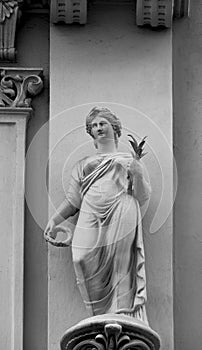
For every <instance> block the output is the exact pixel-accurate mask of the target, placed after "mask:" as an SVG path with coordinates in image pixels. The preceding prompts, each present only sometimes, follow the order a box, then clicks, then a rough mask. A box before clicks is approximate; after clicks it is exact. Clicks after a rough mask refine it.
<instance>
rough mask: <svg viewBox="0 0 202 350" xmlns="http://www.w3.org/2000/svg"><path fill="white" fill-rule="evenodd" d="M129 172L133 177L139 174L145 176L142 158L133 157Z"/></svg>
mask: <svg viewBox="0 0 202 350" xmlns="http://www.w3.org/2000/svg"><path fill="white" fill-rule="evenodd" d="M128 172H129V175H130V176H132V177H133V176H137V177H142V176H143V165H142V163H141V161H140V159H136V158H135V157H134V158H133V161H132V163H131V164H130V166H129V169H128Z"/></svg>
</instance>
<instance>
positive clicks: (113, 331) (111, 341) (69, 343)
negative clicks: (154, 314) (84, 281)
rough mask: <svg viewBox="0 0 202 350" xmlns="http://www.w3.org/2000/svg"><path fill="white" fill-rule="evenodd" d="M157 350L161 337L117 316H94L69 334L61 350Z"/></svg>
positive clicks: (140, 324)
mask: <svg viewBox="0 0 202 350" xmlns="http://www.w3.org/2000/svg"><path fill="white" fill-rule="evenodd" d="M86 349H88V350H130V349H134V350H135V349H138V350H158V349H160V338H159V336H158V334H157V333H156V332H154V331H153V330H152V329H151V328H150V327H149V326H147V325H146V324H145V323H144V322H141V321H138V320H136V319H134V318H132V317H129V316H125V315H116V314H105V315H100V316H94V317H91V318H88V319H86V320H83V321H81V322H79V323H78V324H77V325H76V326H74V327H71V328H70V329H68V330H67V331H66V333H65V334H64V336H63V338H62V340H61V350H86Z"/></svg>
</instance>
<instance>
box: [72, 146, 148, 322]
mask: <svg viewBox="0 0 202 350" xmlns="http://www.w3.org/2000/svg"><path fill="white" fill-rule="evenodd" d="M132 160H133V159H132V156H131V155H130V154H128V153H121V152H117V153H111V154H96V155H94V156H90V157H85V158H84V159H82V160H80V161H79V162H78V163H77V164H76V165H75V167H74V168H73V171H72V175H71V180H70V185H69V190H68V193H67V200H68V201H69V202H70V203H71V205H73V206H74V207H76V208H78V209H79V216H78V220H77V223H76V226H75V232H74V237H76V238H75V241H74V238H73V242H72V252H73V263H74V269H75V274H76V278H77V283H78V286H79V289H80V292H81V296H82V298H83V301H84V303H85V306H86V309H87V311H88V312H89V315H99V314H104V313H123V314H126V315H129V316H132V317H135V318H137V319H140V320H142V321H144V322H146V323H147V315H146V309H145V303H146V277H145V255H144V246H143V237H142V224H141V213H140V207H139V203H140V204H143V203H144V202H145V201H146V200H148V198H149V195H150V186H149V184H148V183H147V182H146V181H145V180H144V179H142V180H139V182H137V181H136V179H132V182H133V189H132V186H131V177H130V176H129V174H128V167H129V165H130V163H131V162H132ZM85 234H86V235H88V237H89V235H90V237H92V241H93V244H91V246H89V247H88V246H86V247H79V248H80V249H82V248H85V249H84V250H83V255H82V257H80V258H79V259H78V256H77V252H78V250H77V248H78V247H76V244H78V238H79V237H82V238H84V237H85ZM84 240H85V238H84ZM84 240H83V239H82V242H83V241H84ZM87 245H88V244H87Z"/></svg>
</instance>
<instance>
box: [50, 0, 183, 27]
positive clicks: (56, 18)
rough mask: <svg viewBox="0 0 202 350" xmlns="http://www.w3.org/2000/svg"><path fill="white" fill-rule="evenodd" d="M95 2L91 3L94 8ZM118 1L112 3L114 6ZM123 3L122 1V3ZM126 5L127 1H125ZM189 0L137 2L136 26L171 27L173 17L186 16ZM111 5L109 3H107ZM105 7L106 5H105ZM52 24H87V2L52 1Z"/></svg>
mask: <svg viewBox="0 0 202 350" xmlns="http://www.w3.org/2000/svg"><path fill="white" fill-rule="evenodd" d="M96 2H97V1H96V0H95V1H94V2H93V4H94V6H96ZM116 2H117V3H119V4H120V1H113V3H114V4H116ZM122 2H123V3H124V1H122ZM125 2H126V3H128V0H125ZM189 2H190V0H137V1H136V24H137V25H138V26H143V25H150V26H151V27H159V26H163V27H167V28H169V27H171V25H172V20H173V15H174V16H175V17H183V16H187V15H188V13H189ZM109 3H111V1H109ZM105 5H106V6H107V3H105ZM51 21H52V23H59V22H64V23H67V24H70V23H74V22H77V23H80V24H85V23H86V22H87V0H52V1H51Z"/></svg>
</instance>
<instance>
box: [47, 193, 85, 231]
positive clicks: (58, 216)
mask: <svg viewBox="0 0 202 350" xmlns="http://www.w3.org/2000/svg"><path fill="white" fill-rule="evenodd" d="M77 211H78V209H77V208H75V207H74V206H73V205H72V204H71V203H70V202H69V201H68V199H65V200H64V201H63V202H62V204H61V205H60V206H59V207H58V209H57V211H56V213H55V214H53V216H52V217H51V219H50V220H49V222H48V224H47V226H46V228H45V231H44V233H45V234H46V235H48V236H50V237H52V238H56V234H55V233H54V229H55V227H56V226H57V225H59V224H60V223H61V222H63V221H64V220H66V219H68V218H69V217H70V216H73V215H75V214H76V212H77Z"/></svg>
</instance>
